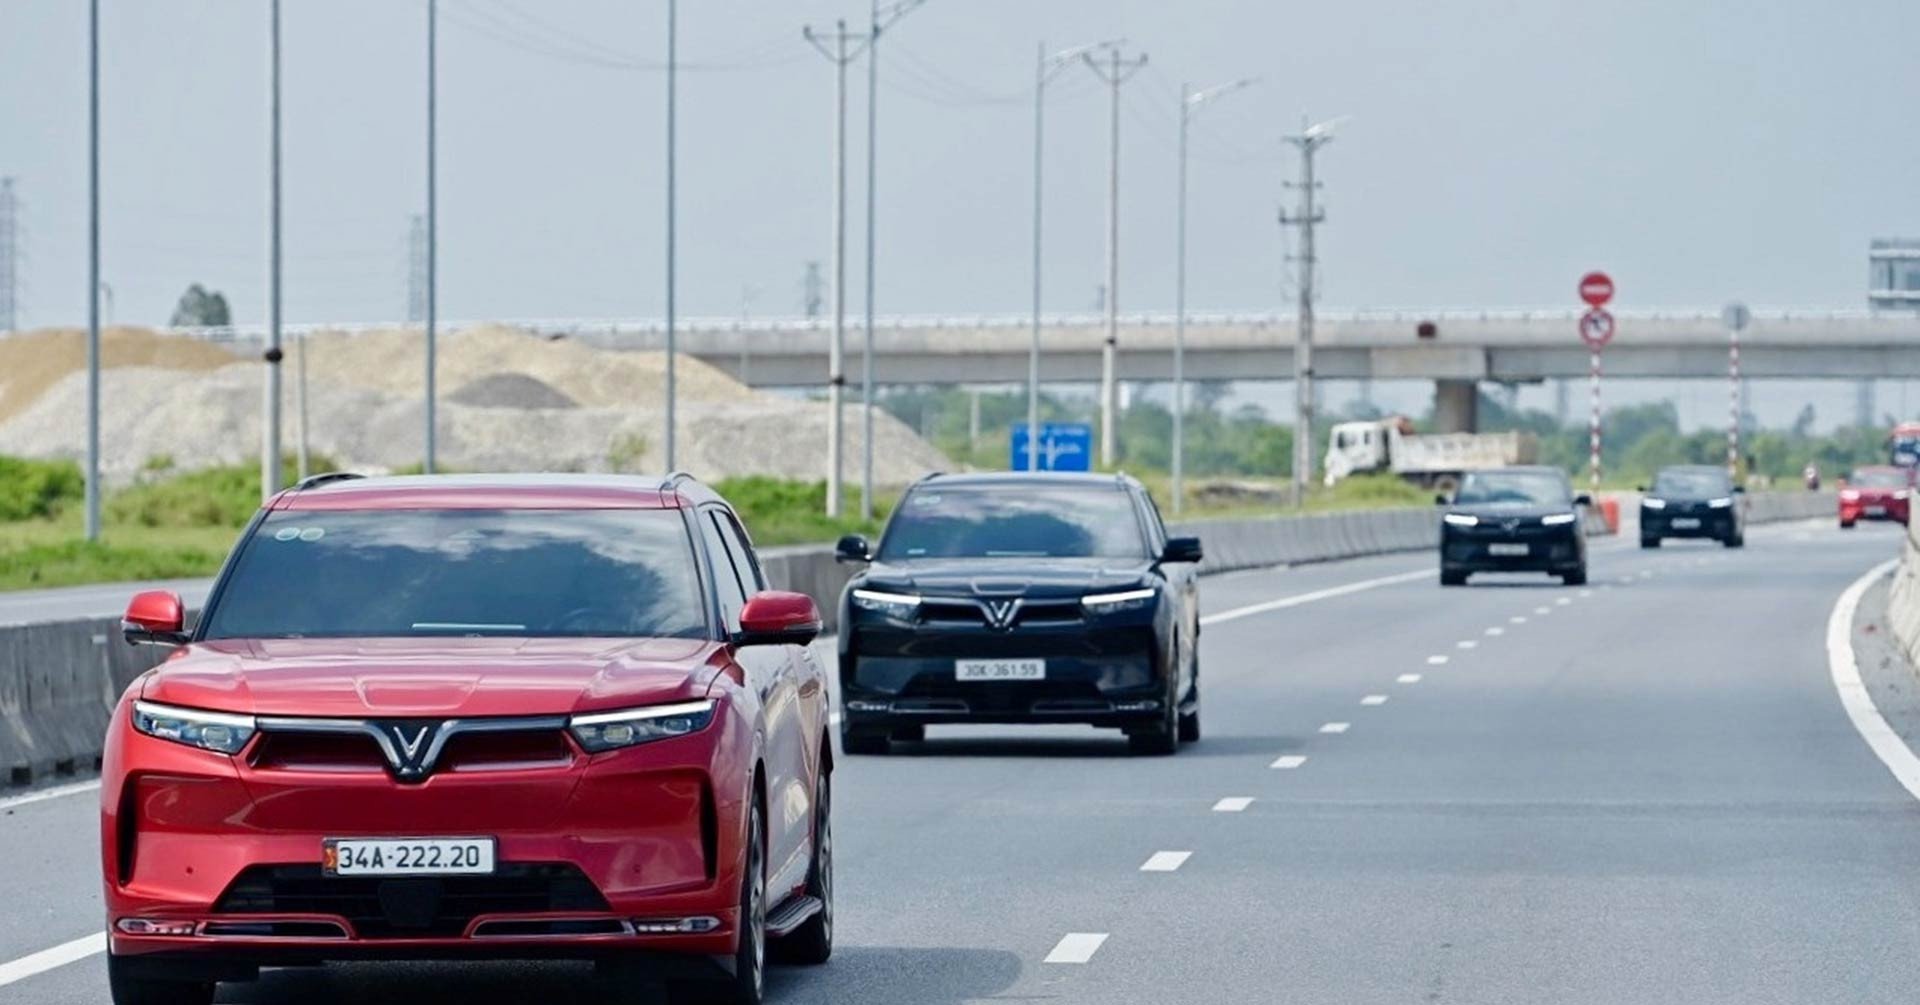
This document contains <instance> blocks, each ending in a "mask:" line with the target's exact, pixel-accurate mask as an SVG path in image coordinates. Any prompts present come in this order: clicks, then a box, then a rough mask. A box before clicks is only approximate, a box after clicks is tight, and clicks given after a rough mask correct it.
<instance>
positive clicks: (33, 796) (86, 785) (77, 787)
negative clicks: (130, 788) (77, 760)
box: [0, 778, 100, 810]
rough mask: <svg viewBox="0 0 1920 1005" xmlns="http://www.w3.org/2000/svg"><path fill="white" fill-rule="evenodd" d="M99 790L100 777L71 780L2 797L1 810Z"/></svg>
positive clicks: (0, 801) (0, 800)
mask: <svg viewBox="0 0 1920 1005" xmlns="http://www.w3.org/2000/svg"><path fill="white" fill-rule="evenodd" d="M98 791H100V779H98V778H95V779H93V780H92V781H86V782H71V783H68V784H66V785H55V786H53V787H52V788H46V789H35V790H34V791H32V792H26V793H22V794H20V795H17V796H9V797H8V798H6V799H0V810H10V809H13V808H14V807H16V806H31V805H33V804H34V803H44V802H46V801H47V800H49V799H63V798H65V797H67V796H77V795H79V794H81V793H83V792H98Z"/></svg>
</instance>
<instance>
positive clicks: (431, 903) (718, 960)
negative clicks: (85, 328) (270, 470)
mask: <svg viewBox="0 0 1920 1005" xmlns="http://www.w3.org/2000/svg"><path fill="white" fill-rule="evenodd" d="M124 628H125V634H126V636H127V638H128V639H129V641H133V642H141V643H156V644H162V645H168V646H176V647H178V648H177V649H176V650H175V651H174V652H173V653H172V654H171V656H170V658H169V659H167V660H166V661H165V662H164V663H162V664H161V665H160V666H159V667H157V668H156V669H154V670H152V671H150V672H148V673H146V674H144V675H143V676H141V677H140V678H139V679H138V680H136V681H134V683H133V684H132V685H131V686H130V687H129V688H128V690H127V693H126V694H125V695H124V696H123V697H122V698H121V700H120V703H119V706H118V708H117V709H116V710H115V712H114V715H113V719H112V725H111V726H110V727H109V732H108V736H107V741H106V752H105V758H104V765H103V770H102V785H101V806H100V809H101V819H100V833H101V867H102V869H103V874H104V875H103V879H104V886H105V893H106V908H107V933H108V938H109V955H108V960H107V965H108V975H109V978H110V983H111V985H112V992H113V1000H114V1002H116V1003H117V1005H185V1003H193V1005H206V1003H208V1002H210V1001H212V999H213V996H214V993H215V986H216V983H217V982H220V981H234V980H251V979H253V978H255V977H257V976H258V973H259V970H260V968H262V967H274V966H298V965H309V964H315V963H321V962H327V961H335V960H361V959H369V960H391V959H413V958H447V957H454V958H460V957H471V958H483V959H501V958H555V957H558V958H578V959H590V960H594V961H596V962H597V963H598V964H599V965H600V969H601V972H602V974H603V975H604V976H605V978H606V979H607V981H608V983H609V992H610V993H609V994H608V1000H610V1001H620V1000H625V999H626V997H627V996H628V995H629V994H631V995H635V996H638V995H643V994H652V993H653V991H654V989H655V987H656V986H657V985H659V984H665V985H667V987H668V989H669V990H670V991H673V992H674V997H675V998H676V1000H678V999H680V998H682V997H687V998H694V999H696V1000H702V1001H709V1000H718V1001H730V1002H741V1003H758V1002H759V1001H760V1000H761V998H762V994H763V987H764V984H763V979H764V968H765V961H766V959H767V954H768V950H769V948H770V947H771V948H772V949H774V950H775V951H776V952H778V953H779V954H780V955H781V956H782V957H784V958H785V959H788V960H791V961H793V962H798V963H820V962H824V961H825V960H826V958H827V957H828V955H829V954H830V953H831V951H832V944H833V927H832V926H833V858H832V854H833V843H832V838H831V828H830V815H829V809H830V806H831V799H830V787H829V784H828V782H829V779H830V772H831V769H832V748H831V747H830V746H829V744H828V741H827V729H828V709H827V688H826V686H825V677H824V675H823V672H822V670H821V668H820V666H819V665H818V663H817V662H816V661H815V659H814V657H813V656H812V655H811V654H810V653H809V652H808V651H807V648H806V644H807V643H808V642H809V641H811V640H812V639H813V637H814V636H815V635H816V634H817V633H818V632H819V630H820V615H819V612H818V610H817V609H816V608H815V606H814V603H813V601H812V600H810V599H809V598H807V597H806V596H803V595H799V594H792V593H779V592H772V591H768V590H766V589H765V580H764V578H763V576H762V575H761V571H760V567H759V564H758V562H757V560H756V558H755V555H754V551H753V546H752V544H751V543H750V542H749V541H748V539H747V535H746V534H745V532H744V531H742V529H741V527H740V524H739V521H738V519H737V518H736V517H735V515H734V513H733V511H732V510H731V509H730V508H729V507H728V506H727V504H726V502H725V501H724V500H722V499H721V498H720V497H719V496H717V495H715V494H714V493H713V492H712V491H711V490H709V489H708V488H706V487H705V486H702V485H701V484H699V483H698V482H696V481H693V480H692V479H690V478H687V477H685V476H675V477H670V478H666V479H644V480H643V479H639V478H630V477H593V476H568V475H540V476H452V477H413V478H384V479H360V478H356V477H352V476H322V477H320V478H315V479H309V480H308V481H307V482H303V483H302V484H301V485H300V486H299V487H296V488H294V489H290V490H288V491H286V492H283V493H281V494H280V495H278V496H276V497H275V498H274V499H273V500H272V501H270V502H269V503H268V504H267V505H266V506H265V507H264V508H263V509H262V510H261V512H260V513H259V514H258V515H257V516H256V517H255V518H254V520H253V522H252V524H251V525H250V526H249V527H248V528H247V530H246V531H245V533H244V534H243V536H242V537H241V539H240V542H239V544H238V545H237V546H236V548H235V550H234V552H233V554H232V556H231V557H230V558H229V559H228V561H227V565H226V568H225V569H224V570H223V571H222V572H221V575H220V577H219V579H218V580H217V581H216V583H215V585H214V588H213V591H212V593H211V595H210V596H209V598H208V600H207V604H206V610H205V611H204V613H203V614H202V615H201V616H200V617H199V619H198V622H197V623H196V624H195V625H193V626H192V627H191V628H188V627H187V626H186V625H185V619H184V617H183V612H182V609H181V604H180V600H179V598H178V597H177V596H174V595H172V594H168V593H143V594H140V595H139V596H137V597H135V598H134V600H133V603H132V604H131V605H130V606H129V607H128V609H127V614H126V618H125V626H124ZM647 1000H652V999H647Z"/></svg>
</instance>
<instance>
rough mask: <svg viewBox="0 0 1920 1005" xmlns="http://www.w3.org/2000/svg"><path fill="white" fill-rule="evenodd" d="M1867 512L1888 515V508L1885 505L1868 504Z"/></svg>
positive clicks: (1870, 514) (1872, 514) (1873, 514)
mask: <svg viewBox="0 0 1920 1005" xmlns="http://www.w3.org/2000/svg"><path fill="white" fill-rule="evenodd" d="M1866 513H1867V515H1868V516H1886V515H1887V508H1886V507H1885V506H1868V507H1867V510H1866Z"/></svg>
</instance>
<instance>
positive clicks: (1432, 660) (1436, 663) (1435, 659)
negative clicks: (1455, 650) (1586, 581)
mask: <svg viewBox="0 0 1920 1005" xmlns="http://www.w3.org/2000/svg"><path fill="white" fill-rule="evenodd" d="M1450 658H1451V657H1447V656H1429V657H1427V665H1428V666H1430V667H1441V666H1446V665H1447V660H1448V659H1450Z"/></svg>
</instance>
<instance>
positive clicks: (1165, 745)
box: [1127, 693, 1180, 757]
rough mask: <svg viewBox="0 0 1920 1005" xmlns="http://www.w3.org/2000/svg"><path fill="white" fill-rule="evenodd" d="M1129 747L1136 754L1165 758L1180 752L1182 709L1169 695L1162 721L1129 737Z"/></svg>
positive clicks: (1162, 713) (1130, 734)
mask: <svg viewBox="0 0 1920 1005" xmlns="http://www.w3.org/2000/svg"><path fill="white" fill-rule="evenodd" d="M1127 745H1128V746H1130V747H1132V748H1133V752H1134V753H1136V754H1143V755H1146V756H1148V757H1165V756H1167V755H1168V754H1173V753H1178V752H1179V750H1180V707H1179V703H1178V702H1176V701H1174V699H1173V696H1172V694H1171V693H1169V695H1168V697H1167V701H1166V708H1165V709H1164V710H1163V711H1162V712H1161V715H1160V721H1159V722H1157V723H1154V724H1153V725H1152V726H1148V727H1146V728H1144V729H1142V730H1140V731H1139V732H1135V733H1129V734H1128V735H1127Z"/></svg>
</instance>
